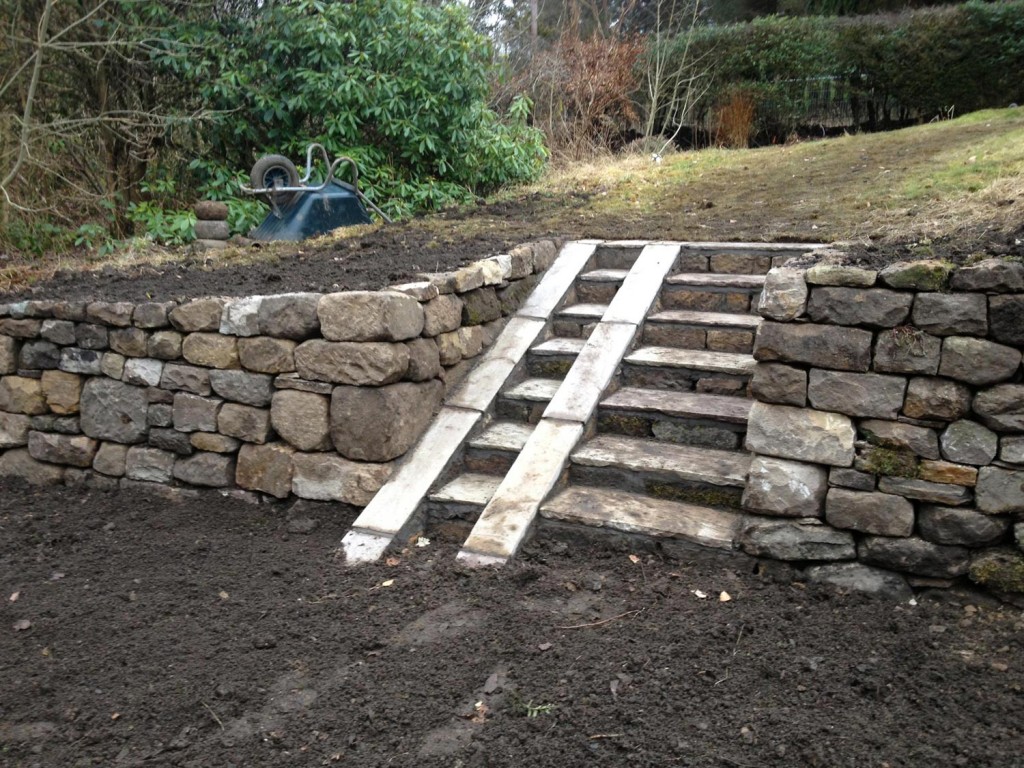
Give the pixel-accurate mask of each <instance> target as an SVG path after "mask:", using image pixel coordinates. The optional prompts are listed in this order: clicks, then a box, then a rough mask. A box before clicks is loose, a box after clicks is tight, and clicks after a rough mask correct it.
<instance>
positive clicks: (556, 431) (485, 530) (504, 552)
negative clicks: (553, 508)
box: [462, 419, 583, 559]
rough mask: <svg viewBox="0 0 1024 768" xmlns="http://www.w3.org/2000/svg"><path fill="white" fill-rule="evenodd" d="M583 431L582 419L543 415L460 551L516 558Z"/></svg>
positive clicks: (494, 556)
mask: <svg viewBox="0 0 1024 768" xmlns="http://www.w3.org/2000/svg"><path fill="white" fill-rule="evenodd" d="M582 436H583V425H582V424H575V423H571V422H564V421H554V420H551V419H542V420H541V422H540V424H538V425H537V428H536V429H535V430H534V431H533V434H532V435H531V436H530V439H529V440H528V441H527V442H526V445H525V446H524V447H523V451H522V453H520V454H519V458H518V459H516V461H515V463H514V464H513V465H512V468H511V469H510V470H509V472H508V474H507V475H506V476H505V479H504V480H502V482H501V485H499V486H498V489H497V490H496V491H495V492H494V496H493V497H492V498H491V500H490V502H488V504H487V506H486V507H484V510H483V512H481V513H480V518H479V519H478V520H477V522H476V525H474V526H473V531H472V532H471V533H470V535H469V538H468V539H466V543H465V544H463V546H462V552H464V553H472V554H476V555H486V556H489V557H493V558H504V559H508V558H510V557H512V556H513V555H514V554H515V553H516V551H517V550H518V549H519V545H520V544H522V542H523V539H524V538H525V537H526V534H527V533H528V532H529V530H530V526H531V525H532V523H533V520H534V518H535V517H536V515H537V510H538V509H539V508H540V504H541V502H542V501H544V499H545V497H546V496H547V495H548V494H549V493H550V492H551V490H552V489H553V488H554V487H555V484H556V483H557V482H558V480H559V479H560V478H561V476H562V472H563V471H564V469H565V464H566V462H567V461H568V459H569V454H570V453H571V452H572V449H573V448H575V447H576V444H577V443H578V442H579V440H580V437H582Z"/></svg>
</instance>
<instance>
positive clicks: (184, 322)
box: [167, 298, 225, 333]
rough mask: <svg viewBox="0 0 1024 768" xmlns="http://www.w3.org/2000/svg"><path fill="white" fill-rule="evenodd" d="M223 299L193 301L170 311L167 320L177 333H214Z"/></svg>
mask: <svg viewBox="0 0 1024 768" xmlns="http://www.w3.org/2000/svg"><path fill="white" fill-rule="evenodd" d="M224 304H225V300H224V299H215V298H206V299H193V300H192V301H189V302H187V303H185V304H181V305H179V306H177V307H175V308H174V309H172V310H171V311H170V312H169V313H168V315H167V319H168V320H170V321H171V325H172V326H174V327H175V328H176V329H177V330H179V331H184V332H186V333H193V332H195V331H216V330H218V329H219V328H220V318H221V315H222V314H223V312H224Z"/></svg>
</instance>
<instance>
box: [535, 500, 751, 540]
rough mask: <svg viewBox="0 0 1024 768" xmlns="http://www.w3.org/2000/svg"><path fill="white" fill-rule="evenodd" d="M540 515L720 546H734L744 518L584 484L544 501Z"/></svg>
mask: <svg viewBox="0 0 1024 768" xmlns="http://www.w3.org/2000/svg"><path fill="white" fill-rule="evenodd" d="M540 514H541V517H543V518H545V519H547V520H560V521H563V522H570V523H582V524H583V525H589V526H593V527H595V528H610V529H612V530H616V531H624V532H626V533H641V534H645V535H647V536H656V537H660V538H675V539H684V540H686V541H689V542H693V543H694V544H700V545H701V546H704V547H713V548H715V549H734V548H735V542H736V539H737V537H738V536H739V531H740V525H741V522H742V516H741V515H739V514H736V513H735V512H725V511H723V510H720V509H712V508H710V507H699V506H696V505H693V504H682V503H680V502H676V501H665V500H663V499H652V498H650V497H649V496H641V495H639V494H635V493H627V492H626V491H616V490H611V489H606V488H584V487H575V488H568V489H566V490H564V491H562V492H561V493H559V494H558V495H557V496H555V498H553V499H552V500H551V501H548V502H546V503H545V504H544V505H543V507H542V508H541V512H540Z"/></svg>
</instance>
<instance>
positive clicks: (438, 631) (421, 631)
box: [391, 601, 487, 647]
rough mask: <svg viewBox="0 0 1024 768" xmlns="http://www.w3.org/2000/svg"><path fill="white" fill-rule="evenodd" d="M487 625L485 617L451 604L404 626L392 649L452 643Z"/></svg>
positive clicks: (465, 607) (456, 604) (454, 602)
mask: <svg viewBox="0 0 1024 768" xmlns="http://www.w3.org/2000/svg"><path fill="white" fill-rule="evenodd" d="M486 621H487V613H486V612H485V611H482V610H480V609H474V608H470V607H468V606H467V605H465V603H462V602H459V601H453V602H450V603H445V604H444V605H442V606H439V607H437V608H434V609H433V610H430V611H427V612H426V613H424V614H423V615H422V616H420V617H419V618H418V619H416V620H415V621H413V622H412V623H411V624H407V625H406V626H405V627H404V628H403V629H402V631H401V632H399V633H398V634H397V635H396V636H395V638H394V639H393V640H392V641H391V644H392V645H396V646H399V647H400V646H403V645H429V644H432V643H440V642H444V641H446V640H452V639H454V638H456V637H461V636H462V635H465V634H467V633H469V632H473V631H476V630H477V629H479V628H480V627H482V626H483V625H484V622H486Z"/></svg>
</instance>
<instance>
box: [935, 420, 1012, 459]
mask: <svg viewBox="0 0 1024 768" xmlns="http://www.w3.org/2000/svg"><path fill="white" fill-rule="evenodd" d="M940 442H941V445H942V456H943V458H945V459H948V460H949V461H955V462H957V463H959V464H974V465H975V466H979V467H980V466H982V465H984V464H988V463H989V462H991V461H992V459H994V458H995V457H996V452H997V451H998V450H999V436H998V435H996V433H995V432H992V431H991V430H989V429H986V428H985V427H983V426H981V424H978V423H977V422H975V421H967V420H961V421H955V422H953V423H952V424H950V425H949V426H948V427H947V428H946V430H945V431H944V432H943V433H942V437H941V438H940Z"/></svg>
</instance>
